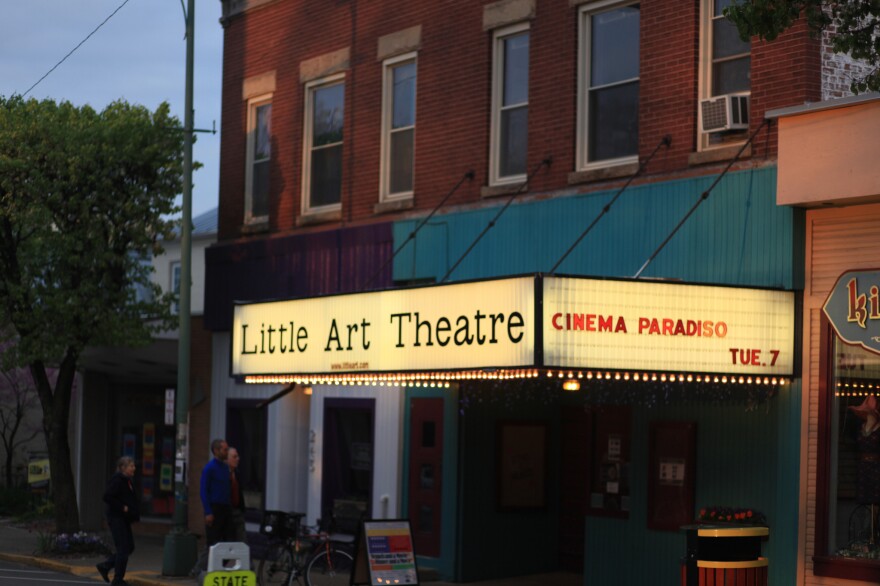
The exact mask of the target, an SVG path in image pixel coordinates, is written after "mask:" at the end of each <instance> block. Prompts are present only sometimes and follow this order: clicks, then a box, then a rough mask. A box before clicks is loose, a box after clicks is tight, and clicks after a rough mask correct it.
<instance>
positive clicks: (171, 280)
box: [168, 260, 180, 315]
mask: <svg viewBox="0 0 880 586" xmlns="http://www.w3.org/2000/svg"><path fill="white" fill-rule="evenodd" d="M168 272H169V275H168V288H169V291H170V292H171V293H174V294H176V295H177V296H178V297H177V298H178V301H176V302H175V303H172V304H171V313H172V314H174V315H177V313H178V312H179V311H180V301H179V299H180V261H179V260H174V261H171V263H169V265H168Z"/></svg>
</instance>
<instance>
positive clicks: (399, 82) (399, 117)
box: [381, 54, 416, 201]
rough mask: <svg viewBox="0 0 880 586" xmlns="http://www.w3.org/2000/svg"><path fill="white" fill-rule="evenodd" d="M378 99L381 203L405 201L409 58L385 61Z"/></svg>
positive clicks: (410, 144)
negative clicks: (380, 136) (379, 106)
mask: <svg viewBox="0 0 880 586" xmlns="http://www.w3.org/2000/svg"><path fill="white" fill-rule="evenodd" d="M382 99H383V104H382V177H381V183H382V188H381V193H382V200H383V201H388V200H394V199H405V198H409V197H412V192H413V160H414V156H413V153H414V147H415V132H416V60H415V56H414V55H413V54H409V55H404V56H401V57H397V58H395V59H389V60H387V61H385V64H384V91H383V94H382Z"/></svg>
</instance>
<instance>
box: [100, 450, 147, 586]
mask: <svg viewBox="0 0 880 586" xmlns="http://www.w3.org/2000/svg"><path fill="white" fill-rule="evenodd" d="M135 469H136V467H135V465H134V459H132V458H131V457H129V456H122V457H121V458H119V461H118V462H117V463H116V474H114V475H113V476H112V477H111V478H110V481H109V482H108V483H107V489H106V490H105V491H104V503H106V505H107V507H106V511H105V514H106V516H107V525H108V526H109V527H110V533H111V534H112V535H113V545H114V547H115V548H116V553H114V554H113V555H111V556H110V557H108V558H107V559H106V560H104V561H103V562H102V563H100V564H97V565H96V566H95V567H96V568H98V572H99V573H100V574H101V577H102V578H104V581H105V582H110V569H111V568H112V569H113V570H114V573H113V584H114V585H115V586H127V585H128V582H126V581H125V568H126V566H127V565H128V556H130V555H131V554H132V552H134V536H133V535H132V534H131V524H132V523H134V522H135V521H138V520H140V518H141V515H140V511H139V508H138V499H137V496H136V495H135V494H134V487H133V486H132V484H131V479H132V478H133V477H134V471H135Z"/></svg>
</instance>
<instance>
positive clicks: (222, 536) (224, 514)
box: [205, 503, 234, 548]
mask: <svg viewBox="0 0 880 586" xmlns="http://www.w3.org/2000/svg"><path fill="white" fill-rule="evenodd" d="M211 510H212V511H214V522H213V523H211V525H210V527H205V538H206V539H207V542H208V547H209V548H210V547H211V546H212V545H214V544H215V543H220V542H221V541H232V540H233V536H234V531H233V527H232V507H231V506H230V505H218V504H214V503H211Z"/></svg>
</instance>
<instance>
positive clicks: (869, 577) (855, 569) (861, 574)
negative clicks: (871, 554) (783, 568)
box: [813, 556, 880, 583]
mask: <svg viewBox="0 0 880 586" xmlns="http://www.w3.org/2000/svg"><path fill="white" fill-rule="evenodd" d="M813 574H814V575H816V576H831V577H835V578H843V579H845V580H864V581H865V582H873V583H880V564H878V563H877V562H871V561H867V560H855V559H843V558H832V557H828V556H815V557H814V558H813Z"/></svg>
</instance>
